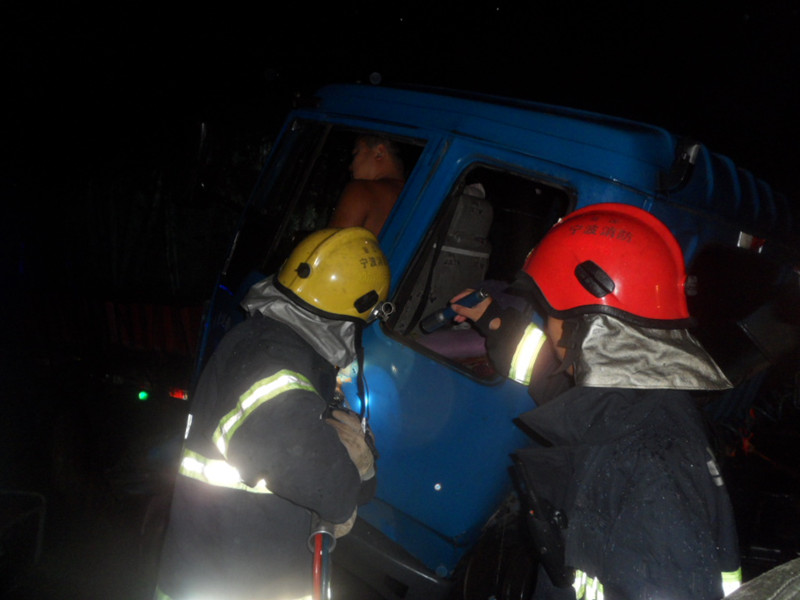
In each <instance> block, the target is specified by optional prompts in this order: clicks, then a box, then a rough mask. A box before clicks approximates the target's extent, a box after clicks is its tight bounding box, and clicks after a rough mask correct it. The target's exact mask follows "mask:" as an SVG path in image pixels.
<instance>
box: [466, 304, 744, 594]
mask: <svg viewBox="0 0 800 600" xmlns="http://www.w3.org/2000/svg"><path fill="white" fill-rule="evenodd" d="M490 316H491V315H490ZM502 319H503V321H502V327H501V328H500V329H498V330H494V331H489V330H488V329H487V328H486V327H485V326H484V327H482V328H481V330H482V331H483V332H484V334H485V335H487V348H488V350H489V353H490V357H491V356H493V357H494V358H493V360H494V362H495V364H496V365H497V366H498V368H504V369H507V372H508V373H509V377H511V378H513V379H515V380H517V381H519V382H520V383H529V384H530V387H529V391H530V392H531V394H532V395H534V399H536V392H537V391H538V390H540V389H541V387H540V388H537V387H536V386H535V385H534V384H535V383H536V381H529V380H530V379H531V374H532V373H533V374H534V379H536V378H535V374H536V369H538V368H539V367H538V366H537V367H536V369H534V365H533V363H534V362H537V354H538V358H541V353H542V351H544V350H545V349H546V348H547V346H546V345H543V343H542V332H541V330H539V328H538V327H536V326H535V325H533V324H532V323H531V322H530V321H529V320H528V319H527V318H523V317H521V316H520V315H519V313H517V314H516V315H514V314H513V311H512V310H511V309H507V310H505V311H503V312H502ZM546 358H547V360H548V361H549V362H551V363H552V355H551V354H547V355H546ZM584 358H585V359H586V360H591V358H590V357H584ZM638 358H641V357H638ZM613 363H614V364H611V362H607V363H604V366H605V368H606V369H612V370H613V369H618V370H620V371H623V372H624V369H625V364H624V362H623V361H622V360H621V359H620V360H615V361H613ZM673 368H674V369H680V364H679V363H677V362H676V363H675V364H673ZM547 371H549V372H550V373H552V366H549V367H548V369H547ZM552 377H553V375H550V374H547V373H545V374H544V375H543V377H540V378H539V380H538V383H539V386H542V385H543V386H544V388H547V387H548V385H550V386H551V388H552V383H551V384H547V383H544V384H543V383H542V382H543V381H545V382H546V381H547V380H549V379H552ZM630 379H631V380H633V378H630ZM557 387H560V384H559V386H557ZM545 396H546V398H547V401H546V402H545V403H540V406H539V408H537V409H536V410H533V411H530V412H529V413H525V414H524V415H522V416H521V418H520V420H521V421H522V423H524V424H525V425H526V426H527V427H529V428H530V429H531V430H532V431H533V432H535V433H536V434H537V435H538V436H540V438H543V440H546V441H547V442H548V443H549V444H550V445H535V446H531V447H530V448H526V449H523V450H520V451H518V452H517V456H518V457H519V459H520V460H521V462H522V464H523V465H524V467H525V468H526V469H527V471H528V479H529V481H530V482H531V485H532V486H534V487H535V488H536V489H535V490H534V493H535V494H536V495H537V496H538V497H539V498H540V499H542V500H545V501H546V502H548V503H549V504H550V505H552V506H553V507H554V508H556V509H558V510H560V511H561V512H562V513H564V514H566V521H567V527H566V528H565V529H564V530H563V533H564V544H565V554H566V556H565V562H566V564H567V565H568V566H570V567H572V568H574V569H576V570H577V575H578V578H577V579H576V584H575V590H576V592H577V598H578V599H580V598H587V599H594V598H597V599H599V598H604V599H605V600H608V599H611V600H614V599H619V598H624V599H627V600H646V599H652V598H670V599H671V600H712V599H718V598H721V597H722V596H723V586H725V591H726V592H729V591H731V590H732V589H735V588H736V587H737V586H738V584H739V582H740V581H741V571H740V569H739V548H738V540H737V534H736V527H735V521H734V514H733V509H732V506H731V503H730V499H729V497H728V493H727V490H726V488H725V486H724V482H723V480H722V477H721V475H720V472H719V469H718V467H717V464H716V461H715V458H714V455H713V454H712V452H711V450H710V449H709V446H708V440H707V434H706V429H705V426H704V422H703V419H702V416H701V414H700V411H699V409H698V407H697V406H696V404H695V402H694V400H693V399H692V398H691V396H690V395H689V394H688V392H686V391H683V390H675V389H657V388H653V387H651V388H650V389H635V386H631V388H630V389H627V388H608V387H586V386H579V387H572V388H571V389H568V390H566V391H561V392H560V393H558V394H557V395H556V396H555V397H552V395H550V394H549V393H546V394H545ZM535 597H536V596H535Z"/></svg>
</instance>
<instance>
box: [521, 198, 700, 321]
mask: <svg viewBox="0 0 800 600" xmlns="http://www.w3.org/2000/svg"><path fill="white" fill-rule="evenodd" d="M523 270H524V271H525V273H527V274H528V275H530V277H531V278H532V279H533V282H534V283H535V287H536V288H537V292H538V294H539V295H540V296H541V300H543V301H544V303H545V305H546V309H547V311H548V313H549V314H551V315H553V316H554V317H557V318H562V319H563V318H568V317H572V316H575V315H579V314H584V313H606V314H610V315H612V316H616V317H618V318H620V319H623V320H627V321H630V322H633V323H635V324H637V325H642V326H645V327H659V328H673V327H674V328H680V327H685V326H687V325H688V324H689V323H690V322H691V321H690V317H689V311H688V308H687V306H686V292H685V289H684V288H685V284H686V268H685V265H684V260H683V253H682V252H681V248H680V246H679V245H678V242H677V241H676V240H675V238H674V237H673V235H672V233H670V231H669V230H668V229H667V227H666V226H665V225H664V224H663V223H662V222H661V221H659V220H658V219H657V218H656V217H654V216H653V215H651V214H650V213H649V212H647V211H645V210H642V209H640V208H637V207H635V206H630V205H627V204H616V203H608V204H595V205H592V206H587V207H585V208H582V209H580V210H577V211H575V212H573V213H571V214H569V215H567V216H566V217H564V218H563V219H561V221H559V222H558V223H556V224H555V225H554V226H553V228H552V229H551V230H550V231H549V232H548V233H547V235H545V236H544V238H543V239H542V241H541V242H539V244H538V245H537V246H536V247H535V248H534V249H533V250H531V252H530V254H528V257H527V259H526V260H525V266H524V267H523Z"/></svg>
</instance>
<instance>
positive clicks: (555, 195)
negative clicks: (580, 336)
mask: <svg viewBox="0 0 800 600" xmlns="http://www.w3.org/2000/svg"><path fill="white" fill-rule="evenodd" d="M569 204H570V195H569V193H568V192H567V191H566V190H564V189H563V188H560V187H557V186H555V185H552V184H547V183H544V182H541V181H537V180H536V179H534V178H532V177H528V176H524V175H521V174H518V173H512V172H508V171H502V170H499V169H496V168H490V167H488V166H476V167H473V168H471V169H470V170H469V171H468V172H467V173H465V174H464V175H463V176H462V177H461V179H460V180H459V181H458V183H457V184H456V185H455V186H454V188H453V190H452V192H451V193H450V195H449V197H448V200H447V201H446V202H445V203H444V205H443V207H442V209H441V211H440V213H439V216H438V217H437V219H436V221H435V223H434V226H433V227H432V228H431V231H430V232H429V234H428V236H427V237H426V238H425V241H424V242H423V244H422V246H421V248H420V251H419V252H418V253H417V256H416V257H415V258H414V260H413V261H412V263H411V266H410V267H409V269H408V271H407V273H406V274H405V276H404V277H403V280H402V282H401V284H400V286H399V287H398V291H397V294H396V296H395V304H396V305H397V306H398V307H399V310H398V311H397V313H396V314H395V315H393V317H392V319H391V320H390V321H389V323H387V327H388V329H390V330H391V333H392V334H393V335H394V336H397V337H399V338H400V339H401V340H402V341H403V342H404V343H407V344H409V345H411V346H412V347H414V348H415V349H417V350H418V351H420V352H422V353H424V354H427V355H429V356H432V357H433V358H435V359H437V360H442V361H445V362H447V363H449V364H450V365H451V366H453V367H455V368H457V369H460V370H463V371H465V372H467V373H468V374H470V375H471V376H473V377H477V378H479V379H484V380H491V379H493V378H495V376H496V374H495V372H494V370H493V369H492V367H491V364H490V363H489V361H488V359H487V357H486V349H485V345H484V340H483V338H482V337H480V335H478V333H477V332H476V331H475V330H474V329H473V328H472V327H471V326H470V325H469V324H461V325H458V324H455V323H448V324H447V325H445V326H443V327H441V328H439V329H437V330H436V331H434V332H431V333H426V332H424V331H422V329H421V328H420V323H421V322H422V321H423V320H424V319H425V317H427V316H428V315H430V314H431V313H434V312H435V311H437V310H439V309H441V308H443V307H445V306H447V303H448V301H449V300H450V298H452V297H453V296H454V295H456V294H457V293H458V292H460V291H462V290H464V289H466V288H477V287H480V286H482V287H485V288H487V289H489V290H490V291H491V293H492V295H493V296H494V297H495V299H496V301H498V302H504V303H519V302H521V300H520V299H519V298H516V297H512V296H508V295H504V294H503V290H504V289H505V288H506V287H507V285H508V284H509V283H511V281H512V280H513V278H514V276H515V274H516V273H517V271H519V269H520V268H521V267H522V263H523V262H524V259H525V256H526V255H527V253H528V252H529V251H530V249H531V248H532V247H533V246H535V245H536V243H537V242H538V241H539V240H540V239H541V238H542V237H543V236H544V234H545V233H546V232H547V230H548V229H549V228H550V227H551V226H552V225H553V224H554V223H555V222H556V221H557V220H558V219H559V218H560V217H561V216H562V215H564V214H565V213H566V212H567V209H568V206H569Z"/></svg>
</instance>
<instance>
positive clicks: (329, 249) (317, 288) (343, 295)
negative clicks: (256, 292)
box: [275, 227, 390, 323]
mask: <svg viewBox="0 0 800 600" xmlns="http://www.w3.org/2000/svg"><path fill="white" fill-rule="evenodd" d="M389 284H390V273H389V261H388V260H387V258H386V256H385V255H384V254H383V251H382V250H381V248H380V246H379V245H378V240H377V239H376V238H375V236H374V235H373V234H372V233H371V232H370V231H368V230H367V229H364V228H362V227H347V228H344V229H321V230H319V231H316V232H314V233H312V234H311V235H309V236H308V237H306V238H305V239H304V240H303V241H301V242H300V243H299V244H298V245H297V246H296V247H295V249H294V250H293V251H292V253H291V254H290V255H289V257H288V258H287V259H286V262H284V264H283V266H282V267H281V269H280V271H279V272H278V276H277V278H276V282H275V285H276V287H277V288H278V289H279V290H281V291H282V292H283V293H284V294H285V295H286V296H288V297H289V299H290V300H292V301H293V302H295V303H296V304H298V305H300V306H302V307H303V308H305V309H307V310H309V311H311V312H313V313H315V314H319V315H321V316H323V317H326V318H331V319H343V320H349V321H355V322H357V323H369V322H370V321H371V320H372V318H373V315H374V312H375V309H376V308H377V307H378V306H379V305H380V304H382V303H383V302H384V301H385V300H386V297H387V296H388V294H389Z"/></svg>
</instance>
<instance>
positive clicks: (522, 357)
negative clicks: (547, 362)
mask: <svg viewBox="0 0 800 600" xmlns="http://www.w3.org/2000/svg"><path fill="white" fill-rule="evenodd" d="M546 339H547V337H546V336H545V334H544V331H542V330H541V329H540V328H539V327H537V326H536V325H535V324H534V323H528V326H527V327H526V328H525V331H524V332H523V334H522V338H521V339H520V341H519V343H518V344H517V347H516V349H515V350H514V356H513V357H512V359H511V365H509V369H508V377H509V378H510V379H513V380H514V381H517V382H519V383H521V384H523V385H528V384H529V383H530V382H531V374H532V373H533V366H534V365H535V364H536V357H537V356H539V351H540V350H541V349H542V346H543V345H544V342H545V340H546Z"/></svg>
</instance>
